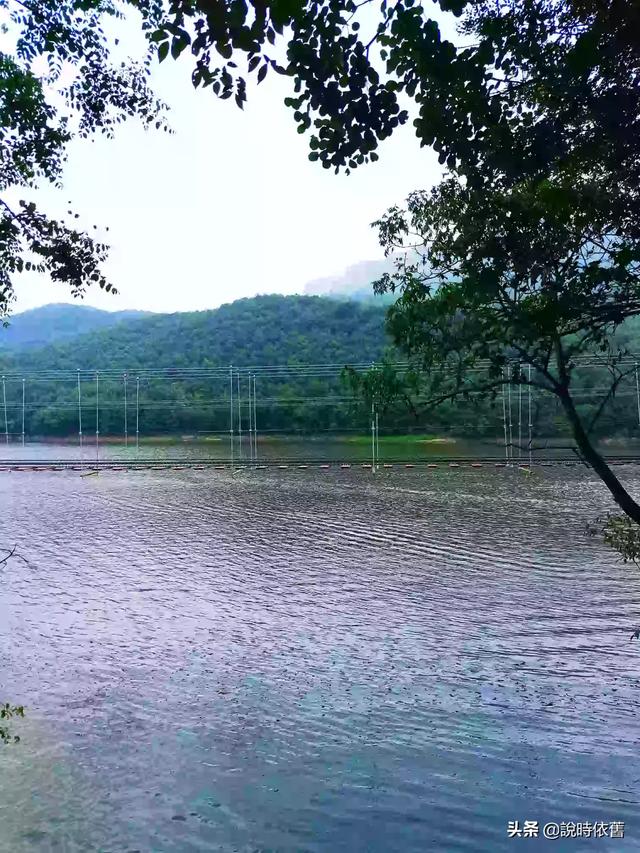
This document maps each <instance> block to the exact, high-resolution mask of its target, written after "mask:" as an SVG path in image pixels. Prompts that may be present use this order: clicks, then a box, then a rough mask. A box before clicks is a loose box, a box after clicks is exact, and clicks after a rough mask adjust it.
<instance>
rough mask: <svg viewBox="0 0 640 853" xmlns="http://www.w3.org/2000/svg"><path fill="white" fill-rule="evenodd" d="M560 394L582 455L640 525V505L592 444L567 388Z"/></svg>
mask: <svg viewBox="0 0 640 853" xmlns="http://www.w3.org/2000/svg"><path fill="white" fill-rule="evenodd" d="M558 393H559V397H560V401H561V403H562V405H563V407H564V410H565V413H566V415H567V419H568V421H569V423H570V424H571V429H572V430H573V437H574V438H575V440H576V443H577V445H578V447H579V448H580V451H581V452H582V455H583V456H584V458H585V459H586V461H587V462H588V463H589V465H591V467H592V468H593V470H594V471H595V472H596V474H597V475H598V477H600V479H601V480H602V482H603V483H604V484H605V486H606V487H607V488H608V489H609V491H610V492H611V494H612V495H613V499H614V500H615V502H616V503H617V504H618V506H619V507H620V509H621V510H622V511H623V512H624V513H625V515H628V516H629V518H631V519H633V521H635V522H636V524H640V505H638V504H637V503H636V502H635V501H634V500H633V498H632V497H631V495H630V494H629V493H628V492H627V490H626V489H625V487H624V486H623V485H622V483H621V482H620V480H618V478H617V477H616V475H615V474H614V473H613V471H612V470H611V468H610V467H609V466H608V465H607V463H606V461H605V459H604V458H603V457H602V456H601V455H600V454H599V453H598V451H597V450H596V449H595V447H594V446H593V445H592V444H591V440H590V438H589V436H588V435H587V433H586V431H585V428H584V427H583V426H582V421H581V420H580V416H579V415H578V412H577V411H576V407H575V406H574V404H573V400H572V399H571V395H570V394H569V391H568V389H567V388H561V389H560V391H559V392H558Z"/></svg>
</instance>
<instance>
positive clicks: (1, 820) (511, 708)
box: [0, 469, 640, 853]
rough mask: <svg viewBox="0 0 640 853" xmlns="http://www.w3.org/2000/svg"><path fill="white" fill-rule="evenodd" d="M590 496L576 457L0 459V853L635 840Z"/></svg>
mask: <svg viewBox="0 0 640 853" xmlns="http://www.w3.org/2000/svg"><path fill="white" fill-rule="evenodd" d="M624 474H625V476H626V479H627V481H631V484H632V486H633V487H634V488H635V489H636V491H640V481H638V480H635V481H634V477H635V476H636V475H635V474H634V472H633V470H632V469H630V470H629V471H625V472H624ZM608 506H609V504H608V496H607V494H606V492H605V491H604V490H603V489H602V488H601V487H600V486H599V485H598V484H597V483H596V482H595V481H594V480H592V479H590V478H589V476H587V474H586V473H583V472H580V471H576V470H572V469H567V470H553V469H545V470H544V471H541V472H539V473H537V474H534V475H531V476H527V477H525V476H524V475H523V474H522V472H520V471H517V470H508V469H504V470H501V471H495V472H494V471H469V470H467V471H465V472H455V473H454V472H449V471H438V472H432V473H429V474H428V475H426V474H425V473H424V472H417V471H416V472H410V471H402V472H398V471H393V470H387V471H382V472H380V473H379V475H376V476H375V477H372V476H371V474H370V473H366V472H364V471H363V472H360V471H358V472H350V473H349V474H345V473H344V472H340V471H339V470H337V471H331V472H323V473H322V474H319V473H318V472H313V471H308V470H307V471H303V470H300V471H297V470H289V471H286V472H285V471H278V470H277V469H274V470H265V471H251V472H243V473H238V474H236V475H235V476H233V475H232V474H231V473H230V472H229V471H219V472H218V471H216V472H212V471H206V472H199V471H180V472H178V471H171V472H152V471H148V472H129V473H127V472H103V473H101V474H100V475H98V476H94V477H86V478H82V477H79V476H78V474H77V473H76V474H74V473H72V472H55V473H51V474H48V473H46V472H38V473H37V474H29V473H18V472H14V473H6V474H3V475H2V478H1V479H0V511H1V512H2V518H3V525H2V528H3V539H4V542H5V543H6V544H8V545H13V544H14V542H15V543H16V544H17V546H18V551H19V553H20V554H21V555H22V556H23V557H24V558H25V560H26V562H23V561H19V560H12V561H11V563H10V564H8V565H7V567H5V569H4V570H3V576H2V585H1V586H0V653H2V657H3V661H4V666H3V669H2V672H1V674H0V691H1V694H0V698H2V695H4V694H5V691H6V695H7V697H10V698H11V699H13V700H15V701H20V702H23V703H24V704H25V705H26V706H27V707H28V709H29V714H28V718H27V720H26V721H25V722H24V724H22V726H21V734H22V736H23V743H22V744H21V745H20V746H19V747H18V748H16V749H13V748H12V749H10V750H2V752H1V753H0V763H1V765H2V773H0V850H2V851H5V850H6V851H7V853H22V851H32V850H36V851H49V850H51V851H53V850H55V851H58V850H59V851H76V850H77V851H87V850H96V851H114V853H115V851H134V850H139V851H180V853H182V851H186V853H191V851H202V850H206V851H209V850H211V851H214V850H215V851H258V850H259V851H287V852H288V851H332V853H333V851H372V853H387V851H425V850H436V851H440V850H442V851H485V850H490V851H502V850H505V851H506V850H511V849H512V845H513V843H514V842H513V841H511V840H510V839H508V838H507V833H506V828H507V822H508V821H509V820H516V819H519V820H521V821H522V820H524V819H534V820H539V821H541V822H544V821H545V820H556V821H558V822H561V821H570V820H572V821H584V820H590V821H595V820H606V821H613V820H622V821H625V824H626V833H625V835H626V837H625V839H623V840H614V841H611V842H610V843H611V849H612V850H625V849H626V850H637V849H638V846H639V844H640V820H639V815H640V790H639V784H640V778H638V777H640V771H638V769H637V763H636V762H637V759H636V757H637V754H638V738H639V735H640V725H639V724H638V715H637V696H638V688H639V687H640V669H639V663H640V657H639V656H640V646H639V645H638V644H637V643H632V642H630V641H629V637H630V634H631V633H632V631H633V630H634V629H635V628H636V627H637V626H638V624H640V574H639V573H638V570H637V569H636V568H635V567H634V566H631V565H624V564H621V563H619V562H617V561H616V559H615V558H614V557H613V555H611V554H610V553H608V552H607V551H606V550H605V549H603V548H602V547H601V546H600V545H599V544H598V543H597V542H595V541H594V540H592V539H589V538H588V537H587V536H586V534H585V529H584V528H585V524H586V522H587V521H588V520H590V519H592V518H593V517H594V516H595V515H597V514H598V513H600V512H601V511H603V510H604V509H606V508H608ZM0 544H4V543H0ZM540 843H541V844H544V842H540ZM581 843H582V844H584V842H580V841H579V840H576V841H573V842H572V841H570V840H568V839H567V840H564V841H562V842H556V845H557V849H559V850H560V849H561V850H581V849H584V847H583V846H580V845H581ZM572 845H575V846H572ZM594 849H595V847H594ZM598 849H609V848H608V847H607V848H605V847H599V848H598Z"/></svg>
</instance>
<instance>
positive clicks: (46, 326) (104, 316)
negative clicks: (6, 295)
mask: <svg viewBox="0 0 640 853" xmlns="http://www.w3.org/2000/svg"><path fill="white" fill-rule="evenodd" d="M149 313H150V312H148V311H100V310H99V309H98V308H90V307H89V306H87V305H63V304H60V305H57V304H56V305H44V306H43V307H42V308H33V309H32V310H30V311H23V312H22V313H20V314H16V315H14V316H13V317H12V318H11V320H10V322H9V325H8V326H6V327H5V328H4V329H2V330H0V349H1V350H23V349H31V348H35V347H42V346H45V345H47V344H52V343H59V342H61V341H64V340H68V339H70V338H75V337H77V336H78V335H82V334H87V333H89V332H95V331H97V330H98V329H106V328H109V327H111V326H117V325H118V324H120V323H122V322H126V321H129V320H133V319H137V318H140V317H146V316H149Z"/></svg>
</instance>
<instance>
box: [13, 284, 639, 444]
mask: <svg viewBox="0 0 640 853" xmlns="http://www.w3.org/2000/svg"><path fill="white" fill-rule="evenodd" d="M384 321H385V309H384V308H382V307H381V306H375V305H366V304H363V303H357V302H350V301H341V300H334V299H328V298H325V297H318V296H259V297H255V298H253V299H241V300H238V301H237V302H234V303H231V304H228V305H223V306H222V307H220V308H218V309H216V310H214V311H199V312H192V313H183V314H164V315H162V314H154V315H149V316H147V317H144V318H142V319H135V320H129V321H123V322H121V323H119V324H118V325H116V326H113V327H111V328H108V329H102V330H98V331H95V332H93V333H91V334H85V335H79V336H78V337H76V338H74V339H72V340H68V341H63V342H62V343H59V344H56V345H50V346H47V347H42V348H40V349H30V350H24V351H21V352H13V353H9V352H6V353H4V354H1V355H0V369H2V371H3V372H4V373H5V374H6V377H7V378H6V394H7V421H8V431H9V432H10V433H11V434H12V435H13V436H14V437H19V436H20V435H21V430H22V379H23V378H24V379H25V380H26V381H25V433H26V435H27V436H32V437H35V436H46V435H51V436H55V435H58V436H66V435H75V434H77V431H78V405H77V381H76V371H77V370H80V371H82V373H81V379H82V382H81V386H82V387H81V396H82V418H83V429H84V431H85V433H86V434H89V433H92V432H94V431H95V427H96V421H95V401H96V389H95V373H96V371H99V372H100V373H101V376H100V390H99V403H100V421H99V426H100V432H101V433H102V434H103V435H106V434H112V435H122V434H123V432H124V373H125V372H127V393H128V415H127V427H128V431H129V434H131V435H132V434H133V433H134V431H135V408H134V400H135V392H136V372H137V371H140V372H143V371H153V370H157V369H159V368H165V369H168V368H175V369H176V370H177V371H178V372H177V373H176V374H175V375H170V376H169V377H167V375H163V376H162V377H160V378H155V377H154V376H152V375H149V373H145V374H144V376H143V378H141V379H140V385H139V403H140V406H139V415H140V431H141V434H143V435H159V434H164V433H189V434H193V433H215V432H220V433H226V432H227V431H228V429H229V396H228V395H229V387H228V386H229V383H228V379H227V378H226V371H225V375H224V376H223V377H222V378H221V379H218V380H212V379H211V377H200V378H188V377H187V376H186V375H185V372H184V371H186V370H188V369H189V368H206V369H209V368H211V369H213V368H225V369H226V368H228V367H229V365H230V364H233V365H234V366H235V367H239V368H246V367H257V366H283V365H292V366H297V365H309V364H316V365H323V364H328V363H333V364H335V365H339V366H345V365H351V364H357V363H360V364H362V363H370V362H373V361H380V360H381V359H382V358H383V355H384V353H385V351H386V350H387V349H388V341H387V338H386V335H385V331H384ZM0 334H1V332H0ZM618 337H619V338H620V339H621V340H622V341H623V343H624V345H625V346H626V347H627V349H628V350H629V351H631V352H638V351H640V345H639V342H640V330H639V329H638V323H637V322H634V321H631V322H629V323H627V324H626V325H625V326H624V328H623V329H621V330H620V331H619V332H618ZM56 371H65V372H66V377H65V378H64V379H63V380H59V379H55V378H53V379H52V378H47V379H43V378H42V377H41V378H38V374H42V373H43V372H48V373H49V374H51V372H54V373H55V372H56ZM107 372H109V375H108V374H107ZM601 373H602V371H600V370H594V369H588V370H584V371H583V372H582V373H580V374H578V376H577V377H576V381H577V382H578V383H579V386H580V387H579V388H576V394H577V401H578V405H579V406H580V408H581V410H582V411H583V413H585V414H589V413H595V411H596V410H597V408H598V403H599V400H600V398H601V394H600V392H601V390H602V388H603V387H604V384H605V383H604V382H603V377H602V375H601ZM257 381H258V388H257V391H258V419H259V424H260V431H261V432H262V433H266V432H269V431H280V430H281V431H290V432H295V431H304V432H322V431H325V430H327V431H330V430H336V431H347V430H355V431H366V429H367V426H368V412H367V410H366V407H365V406H364V405H363V404H362V403H357V402H354V401H352V400H349V399H348V398H349V397H350V396H352V391H351V389H349V388H348V387H347V386H346V385H345V384H344V383H343V382H342V381H341V380H340V378H339V377H338V376H337V375H336V372H334V375H333V377H331V378H327V377H318V376H309V375H306V376H305V375H304V374H301V375H295V374H289V375H285V376H281V377H276V376H273V375H271V376H269V377H267V376H264V375H261V376H259V378H258V380H257ZM235 393H236V391H234V394H235ZM241 395H242V398H243V403H242V405H243V407H244V408H243V419H244V423H245V428H246V423H247V419H248V408H247V398H248V388H247V382H246V379H243V380H242V383H241ZM512 398H513V399H512V403H513V411H512V419H513V423H514V425H515V424H517V422H518V419H519V418H522V419H523V421H524V422H526V421H527V419H528V399H527V397H526V395H525V397H524V399H523V400H522V411H519V410H520V398H519V397H518V396H517V392H516V391H514V394H513V395H512ZM532 419H533V422H534V433H535V434H536V435H538V436H542V435H544V436H554V435H565V434H566V421H565V419H564V418H563V417H562V413H561V412H560V411H559V409H558V406H557V402H556V401H555V400H554V399H553V398H552V397H550V396H549V395H547V394H544V393H537V394H536V395H535V396H534V398H533V400H532ZM3 426H4V423H3V418H2V412H1V411H0V432H2V427H3ZM514 428H515V426H514ZM381 429H382V431H383V432H394V431H397V432H403V431H406V430H417V431H428V432H438V433H450V434H454V435H467V436H487V437H491V438H496V437H499V436H501V435H502V432H503V424H502V403H501V399H500V397H498V398H497V399H496V400H495V401H494V403H493V405H492V404H491V403H489V402H487V401H484V402H482V403H475V402H474V401H473V400H456V401H454V402H446V403H444V404H443V405H440V406H438V407H437V408H435V409H431V410H430V411H428V412H426V413H424V414H423V415H421V416H420V417H419V418H416V417H415V416H414V415H413V414H412V413H411V412H410V411H409V410H408V409H407V408H406V406H405V405H403V404H398V405H396V406H395V407H393V408H392V410H389V411H387V412H384V413H382V414H381ZM594 429H595V432H596V434H598V435H599V436H602V437H605V436H612V435H624V436H636V435H637V434H638V431H639V428H638V409H637V401H636V388H635V377H634V375H633V374H631V375H630V376H629V377H628V379H627V380H625V382H624V383H623V384H622V385H621V386H620V388H619V389H618V391H617V393H616V395H615V397H614V398H613V399H612V400H611V401H610V402H609V403H608V404H607V405H606V406H605V408H604V410H603V413H602V415H601V416H600V418H599V420H598V421H597V423H596V425H595V427H594ZM525 432H526V429H525Z"/></svg>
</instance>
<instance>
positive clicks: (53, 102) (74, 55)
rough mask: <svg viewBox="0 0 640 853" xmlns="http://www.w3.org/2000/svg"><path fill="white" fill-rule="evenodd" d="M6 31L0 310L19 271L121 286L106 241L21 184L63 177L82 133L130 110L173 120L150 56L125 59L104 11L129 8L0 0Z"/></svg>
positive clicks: (76, 286)
mask: <svg viewBox="0 0 640 853" xmlns="http://www.w3.org/2000/svg"><path fill="white" fill-rule="evenodd" d="M2 13H4V14H3V22H4V24H5V28H6V33H5V38H6V39H7V40H8V41H9V42H11V43H12V44H13V45H14V49H13V50H12V51H11V52H6V51H5V52H0V143H1V145H2V156H1V157H0V316H3V315H6V314H7V313H8V310H9V309H10V306H11V303H12V301H13V298H14V283H15V280H16V276H18V275H19V274H20V273H22V272H24V271H27V272H28V271H36V272H39V273H42V274H47V275H49V276H50V278H51V279H52V280H53V281H54V282H60V283H63V284H67V285H68V286H69V287H70V288H71V292H72V293H73V294H74V295H76V296H80V295H82V294H83V293H84V291H85V289H86V287H87V286H89V285H91V284H97V285H98V286H99V287H101V288H104V289H105V290H111V289H112V285H111V284H110V283H109V282H108V281H107V280H106V278H105V276H104V274H103V273H102V271H101V264H102V263H103V261H104V260H105V258H106V255H107V246H106V244H105V243H104V242H102V241H100V240H97V239H95V238H94V237H93V236H91V235H89V234H88V233H86V232H84V231H82V230H79V229H78V228H77V227H75V225H74V224H71V221H72V220H76V219H77V218H78V214H74V213H73V212H72V211H68V219H67V220H66V221H64V220H61V219H54V218H51V217H50V216H48V215H47V214H46V212H44V211H42V210H40V209H38V207H37V206H36V204H35V203H34V202H33V201H31V200H29V199H22V200H20V201H19V202H17V203H16V202H14V201H12V200H11V199H12V197H13V196H14V195H15V194H16V192H17V191H19V190H22V191H24V190H28V189H30V188H34V187H37V186H38V184H39V182H41V181H48V182H51V183H53V184H55V185H58V186H59V185H60V181H61V176H62V169H63V166H64V161H65V152H66V148H67V145H68V144H69V142H70V141H71V140H72V139H73V138H74V137H78V136H79V137H87V136H89V135H91V134H93V133H96V132H101V133H104V134H106V135H108V136H110V135H112V134H113V132H114V129H115V127H116V126H117V125H118V124H119V123H120V122H121V121H123V120H124V119H125V118H127V117H129V116H137V117H138V118H139V119H140V120H141V121H142V122H143V123H144V124H145V125H146V126H150V125H154V124H155V125H156V126H164V119H163V117H162V116H163V110H164V105H163V104H162V103H161V102H159V101H158V100H157V99H156V98H155V97H154V96H153V94H152V92H151V90H150V88H149V82H148V79H149V73H150V59H151V57H150V55H148V56H147V57H146V58H145V59H144V60H143V61H142V62H136V61H133V60H122V61H118V60H117V59H116V58H115V57H114V56H113V51H114V48H115V47H116V43H115V39H114V38H112V37H110V36H108V35H107V30H106V28H105V26H104V22H105V20H107V19H109V18H112V19H113V18H118V17H120V16H121V14H122V13H121V12H120V11H119V10H118V7H117V5H116V4H115V3H113V2H111V0H62V2H60V0H0V14H2Z"/></svg>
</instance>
